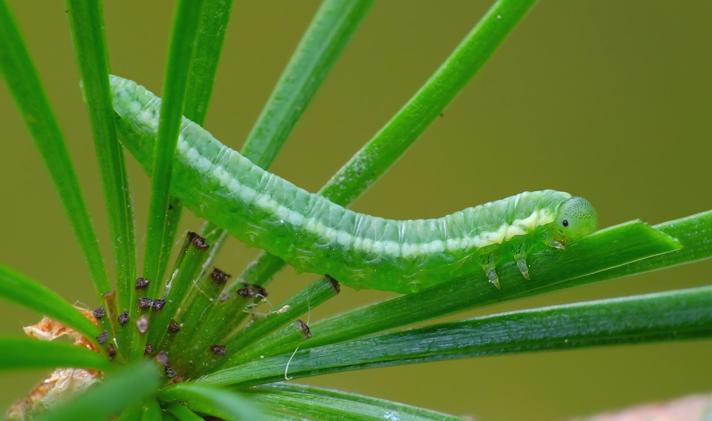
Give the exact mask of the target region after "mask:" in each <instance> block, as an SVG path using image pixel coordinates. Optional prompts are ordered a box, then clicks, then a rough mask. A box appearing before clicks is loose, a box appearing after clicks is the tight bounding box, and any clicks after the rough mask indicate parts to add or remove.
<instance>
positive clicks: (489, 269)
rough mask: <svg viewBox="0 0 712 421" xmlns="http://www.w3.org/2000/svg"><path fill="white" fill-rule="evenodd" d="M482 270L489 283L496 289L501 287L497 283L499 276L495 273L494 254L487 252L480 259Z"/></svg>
mask: <svg viewBox="0 0 712 421" xmlns="http://www.w3.org/2000/svg"><path fill="white" fill-rule="evenodd" d="M482 270H484V272H485V275H486V276H487V280H488V281H489V283H490V284H492V285H494V287H495V288H497V289H502V286H501V285H500V284H499V276H498V275H497V269H496V268H495V265H494V256H492V254H491V253H490V254H487V255H485V256H484V257H483V259H482Z"/></svg>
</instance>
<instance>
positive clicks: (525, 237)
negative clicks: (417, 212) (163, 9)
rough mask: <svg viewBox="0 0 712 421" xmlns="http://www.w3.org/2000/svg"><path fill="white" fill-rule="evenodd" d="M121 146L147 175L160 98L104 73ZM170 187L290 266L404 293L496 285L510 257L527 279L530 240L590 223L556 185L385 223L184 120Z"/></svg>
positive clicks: (569, 235)
mask: <svg viewBox="0 0 712 421" xmlns="http://www.w3.org/2000/svg"><path fill="white" fill-rule="evenodd" d="M111 86H112V89H113V94H114V109H115V111H116V113H117V115H118V117H119V118H118V124H117V125H118V128H119V132H120V135H121V138H122V141H123V142H124V144H125V146H126V147H127V148H128V149H129V151H130V152H131V153H132V154H133V155H134V156H135V157H136V158H137V159H138V160H139V162H140V163H141V164H142V165H143V166H144V168H146V170H147V171H149V172H150V170H151V166H152V155H153V146H154V144H155V139H156V135H157V132H158V119H159V111H160V98H158V97H156V96H155V95H154V94H153V93H151V92H149V91H148V90H146V89H145V88H143V87H142V86H140V85H138V84H136V83H135V82H133V81H131V80H127V79H123V78H120V77H117V76H112V77H111ZM171 191H172V193H173V194H174V195H176V196H177V197H178V198H180V199H181V200H182V201H183V203H184V204H185V205H186V206H187V207H188V208H190V209H191V210H193V211H194V212H195V213H197V214H198V215H200V216H202V217H205V218H207V219H209V220H210V221H212V222H213V223H215V224H217V225H219V226H221V227H223V228H224V229H226V230H228V231H229V232H230V233H231V234H232V235H233V236H235V237H236V238H238V239H240V240H242V241H244V242H246V243H247V244H250V245H254V246H257V247H260V248H263V249H265V250H267V251H268V252H270V253H272V254H274V255H276V256H279V257H280V258H282V259H284V260H285V261H286V262H288V263H289V264H291V265H292V266H294V267H295V268H296V269H297V270H301V271H305V272H314V273H319V274H329V275H331V276H333V277H334V278H335V279H338V280H339V281H340V282H342V283H344V284H346V285H349V286H351V287H354V288H369V289H377V290H388V291H396V292H402V293H409V292H415V291H419V290H422V289H424V288H427V287H430V286H432V285H435V284H438V283H442V282H447V281H448V280H452V279H455V278H459V277H462V276H470V275H472V276H475V275H480V276H482V275H484V277H485V279H487V280H489V282H490V283H492V284H493V285H495V286H497V287H499V280H498V276H497V264H498V263H499V262H501V261H503V260H504V259H513V260H514V261H515V262H516V264H517V267H518V268H519V271H520V272H521V274H522V277H523V278H524V279H528V278H529V266H528V264H527V262H526V256H527V254H528V253H529V252H530V251H531V250H532V248H533V247H536V246H541V245H547V246H552V247H558V248H561V247H564V245H565V244H568V243H570V242H571V241H575V240H577V239H579V238H581V237H583V236H585V235H587V234H589V233H591V232H593V231H594V230H595V229H596V224H597V216H596V211H595V210H594V208H593V206H592V205H591V204H590V203H589V202H588V201H587V200H586V199H583V198H580V197H574V196H571V195H570V194H568V193H565V192H560V191H555V190H542V191H534V192H524V193H519V194H517V195H514V196H511V197H508V198H505V199H501V200H497V201H494V202H489V203H486V204H483V205H478V206H474V207H470V208H466V209H464V210H461V211H458V212H454V213H451V214H449V215H445V216H443V217H440V218H430V219H416V220H392V219H384V218H380V217H376V216H370V215H366V214H363V213H358V212H354V211H351V210H349V209H346V208H344V207H342V206H339V205H336V204H334V203H332V202H330V201H329V200H327V199H325V198H323V197H321V196H319V195H316V194H314V193H309V192H307V191H305V190H303V189H301V188H299V187H297V186H295V185H294V184H292V183H290V182H289V181H287V180H284V179H282V178H280V177H278V176H276V175H274V174H272V173H269V172H267V171H265V170H263V169H262V168H260V167H258V166H256V165H254V164H253V163H252V162H250V161H249V160H248V159H247V158H245V157H243V156H242V155H240V154H239V153H238V152H236V151H234V150H232V149H230V148H228V147H226V146H225V145H223V144H222V143H220V142H219V141H218V140H217V139H215V138H214V137H213V136H212V135H211V134H210V133H209V132H208V131H206V130H205V129H203V128H202V127H200V126H199V125H197V124H195V123H193V122H192V121H190V120H188V119H186V118H183V120H182V125H181V131H180V137H179V140H178V146H177V149H176V163H175V166H174V174H173V179H172V186H171Z"/></svg>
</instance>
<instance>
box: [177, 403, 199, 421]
mask: <svg viewBox="0 0 712 421" xmlns="http://www.w3.org/2000/svg"><path fill="white" fill-rule="evenodd" d="M168 412H169V413H170V414H171V415H173V416H174V417H176V418H177V419H178V420H179V421H204V418H203V417H201V416H200V415H198V414H196V413H195V412H193V411H191V410H190V409H188V407H186V406H185V405H183V404H180V403H174V404H172V405H170V406H169V407H168Z"/></svg>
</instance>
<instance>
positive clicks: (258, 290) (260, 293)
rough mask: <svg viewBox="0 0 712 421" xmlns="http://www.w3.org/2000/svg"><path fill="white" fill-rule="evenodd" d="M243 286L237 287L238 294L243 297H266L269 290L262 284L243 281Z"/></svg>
mask: <svg viewBox="0 0 712 421" xmlns="http://www.w3.org/2000/svg"><path fill="white" fill-rule="evenodd" d="M240 285H241V287H240V288H238V289H237V295H239V296H240V297H243V298H255V297H259V298H265V297H267V290H266V289H264V288H263V287H262V286H260V285H255V284H246V283H244V282H243V283H241V284H240Z"/></svg>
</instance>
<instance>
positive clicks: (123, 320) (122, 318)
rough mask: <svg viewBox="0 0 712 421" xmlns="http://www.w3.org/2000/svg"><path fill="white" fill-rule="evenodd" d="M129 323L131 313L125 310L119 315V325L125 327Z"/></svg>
mask: <svg viewBox="0 0 712 421" xmlns="http://www.w3.org/2000/svg"><path fill="white" fill-rule="evenodd" d="M128 321H129V312H128V311H126V310H124V311H122V312H121V314H119V324H120V325H121V326H123V325H125V324H126V322H128Z"/></svg>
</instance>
